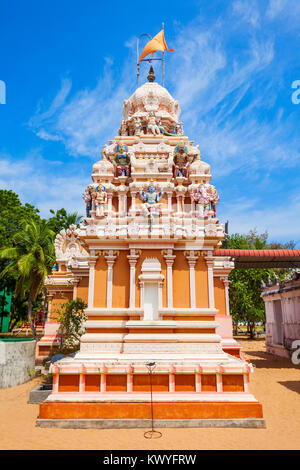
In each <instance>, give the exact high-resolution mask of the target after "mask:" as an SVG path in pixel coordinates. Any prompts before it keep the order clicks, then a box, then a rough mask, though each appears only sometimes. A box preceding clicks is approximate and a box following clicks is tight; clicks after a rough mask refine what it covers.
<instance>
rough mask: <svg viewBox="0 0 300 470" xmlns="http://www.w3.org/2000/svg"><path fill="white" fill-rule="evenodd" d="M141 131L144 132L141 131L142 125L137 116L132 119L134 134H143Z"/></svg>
mask: <svg viewBox="0 0 300 470" xmlns="http://www.w3.org/2000/svg"><path fill="white" fill-rule="evenodd" d="M143 133H144V132H143V126H142V123H141V120H140V118H139V117H138V116H137V117H136V118H135V119H134V135H137V136H140V135H143Z"/></svg>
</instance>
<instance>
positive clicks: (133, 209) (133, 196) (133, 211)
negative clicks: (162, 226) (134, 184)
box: [130, 191, 137, 217]
mask: <svg viewBox="0 0 300 470" xmlns="http://www.w3.org/2000/svg"><path fill="white" fill-rule="evenodd" d="M136 194H137V191H131V207H130V215H131V216H132V217H134V216H135V214H136V204H135V203H136Z"/></svg>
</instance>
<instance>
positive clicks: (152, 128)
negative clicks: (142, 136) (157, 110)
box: [147, 111, 160, 135]
mask: <svg viewBox="0 0 300 470" xmlns="http://www.w3.org/2000/svg"><path fill="white" fill-rule="evenodd" d="M147 130H148V133H149V134H153V135H160V130H159V127H158V125H157V124H156V119H155V114H154V112H153V111H152V112H150V113H149V118H148V124H147Z"/></svg>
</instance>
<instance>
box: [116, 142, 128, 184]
mask: <svg viewBox="0 0 300 470" xmlns="http://www.w3.org/2000/svg"><path fill="white" fill-rule="evenodd" d="M127 151H128V148H127V145H125V144H123V143H121V142H120V143H119V144H118V145H116V146H115V158H114V160H113V164H114V167H115V176H130V173H131V165H130V156H129V154H128V152H127Z"/></svg>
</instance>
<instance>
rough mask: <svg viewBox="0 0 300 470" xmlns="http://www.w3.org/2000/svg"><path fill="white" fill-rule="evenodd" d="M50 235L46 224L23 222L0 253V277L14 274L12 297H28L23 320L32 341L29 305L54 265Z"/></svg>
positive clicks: (51, 236) (51, 235) (31, 321)
mask: <svg viewBox="0 0 300 470" xmlns="http://www.w3.org/2000/svg"><path fill="white" fill-rule="evenodd" d="M54 235H55V234H54V232H53V231H52V230H51V229H50V228H49V224H48V222H47V221H45V220H40V221H35V220H33V219H32V220H29V221H25V222H24V223H23V229H22V230H21V231H19V232H17V233H15V234H14V235H13V237H12V245H13V246H12V247H5V248H2V249H1V250H0V259H5V260H7V265H6V267H5V269H4V270H3V271H2V273H1V274H0V277H1V278H4V277H5V276H6V275H7V274H9V273H11V272H12V273H17V276H16V287H15V295H16V297H18V296H19V297H20V299H25V298H26V295H28V299H27V302H28V308H27V317H28V321H29V323H30V326H31V330H32V334H33V337H34V338H35V339H36V338H37V337H36V331H35V328H34V323H33V315H32V313H33V306H34V305H33V304H34V302H35V301H36V300H37V297H38V294H39V293H40V292H41V290H42V288H43V285H44V280H45V277H46V276H47V275H48V274H50V272H51V269H52V266H53V263H54V261H55V255H54V243H53V242H54Z"/></svg>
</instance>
